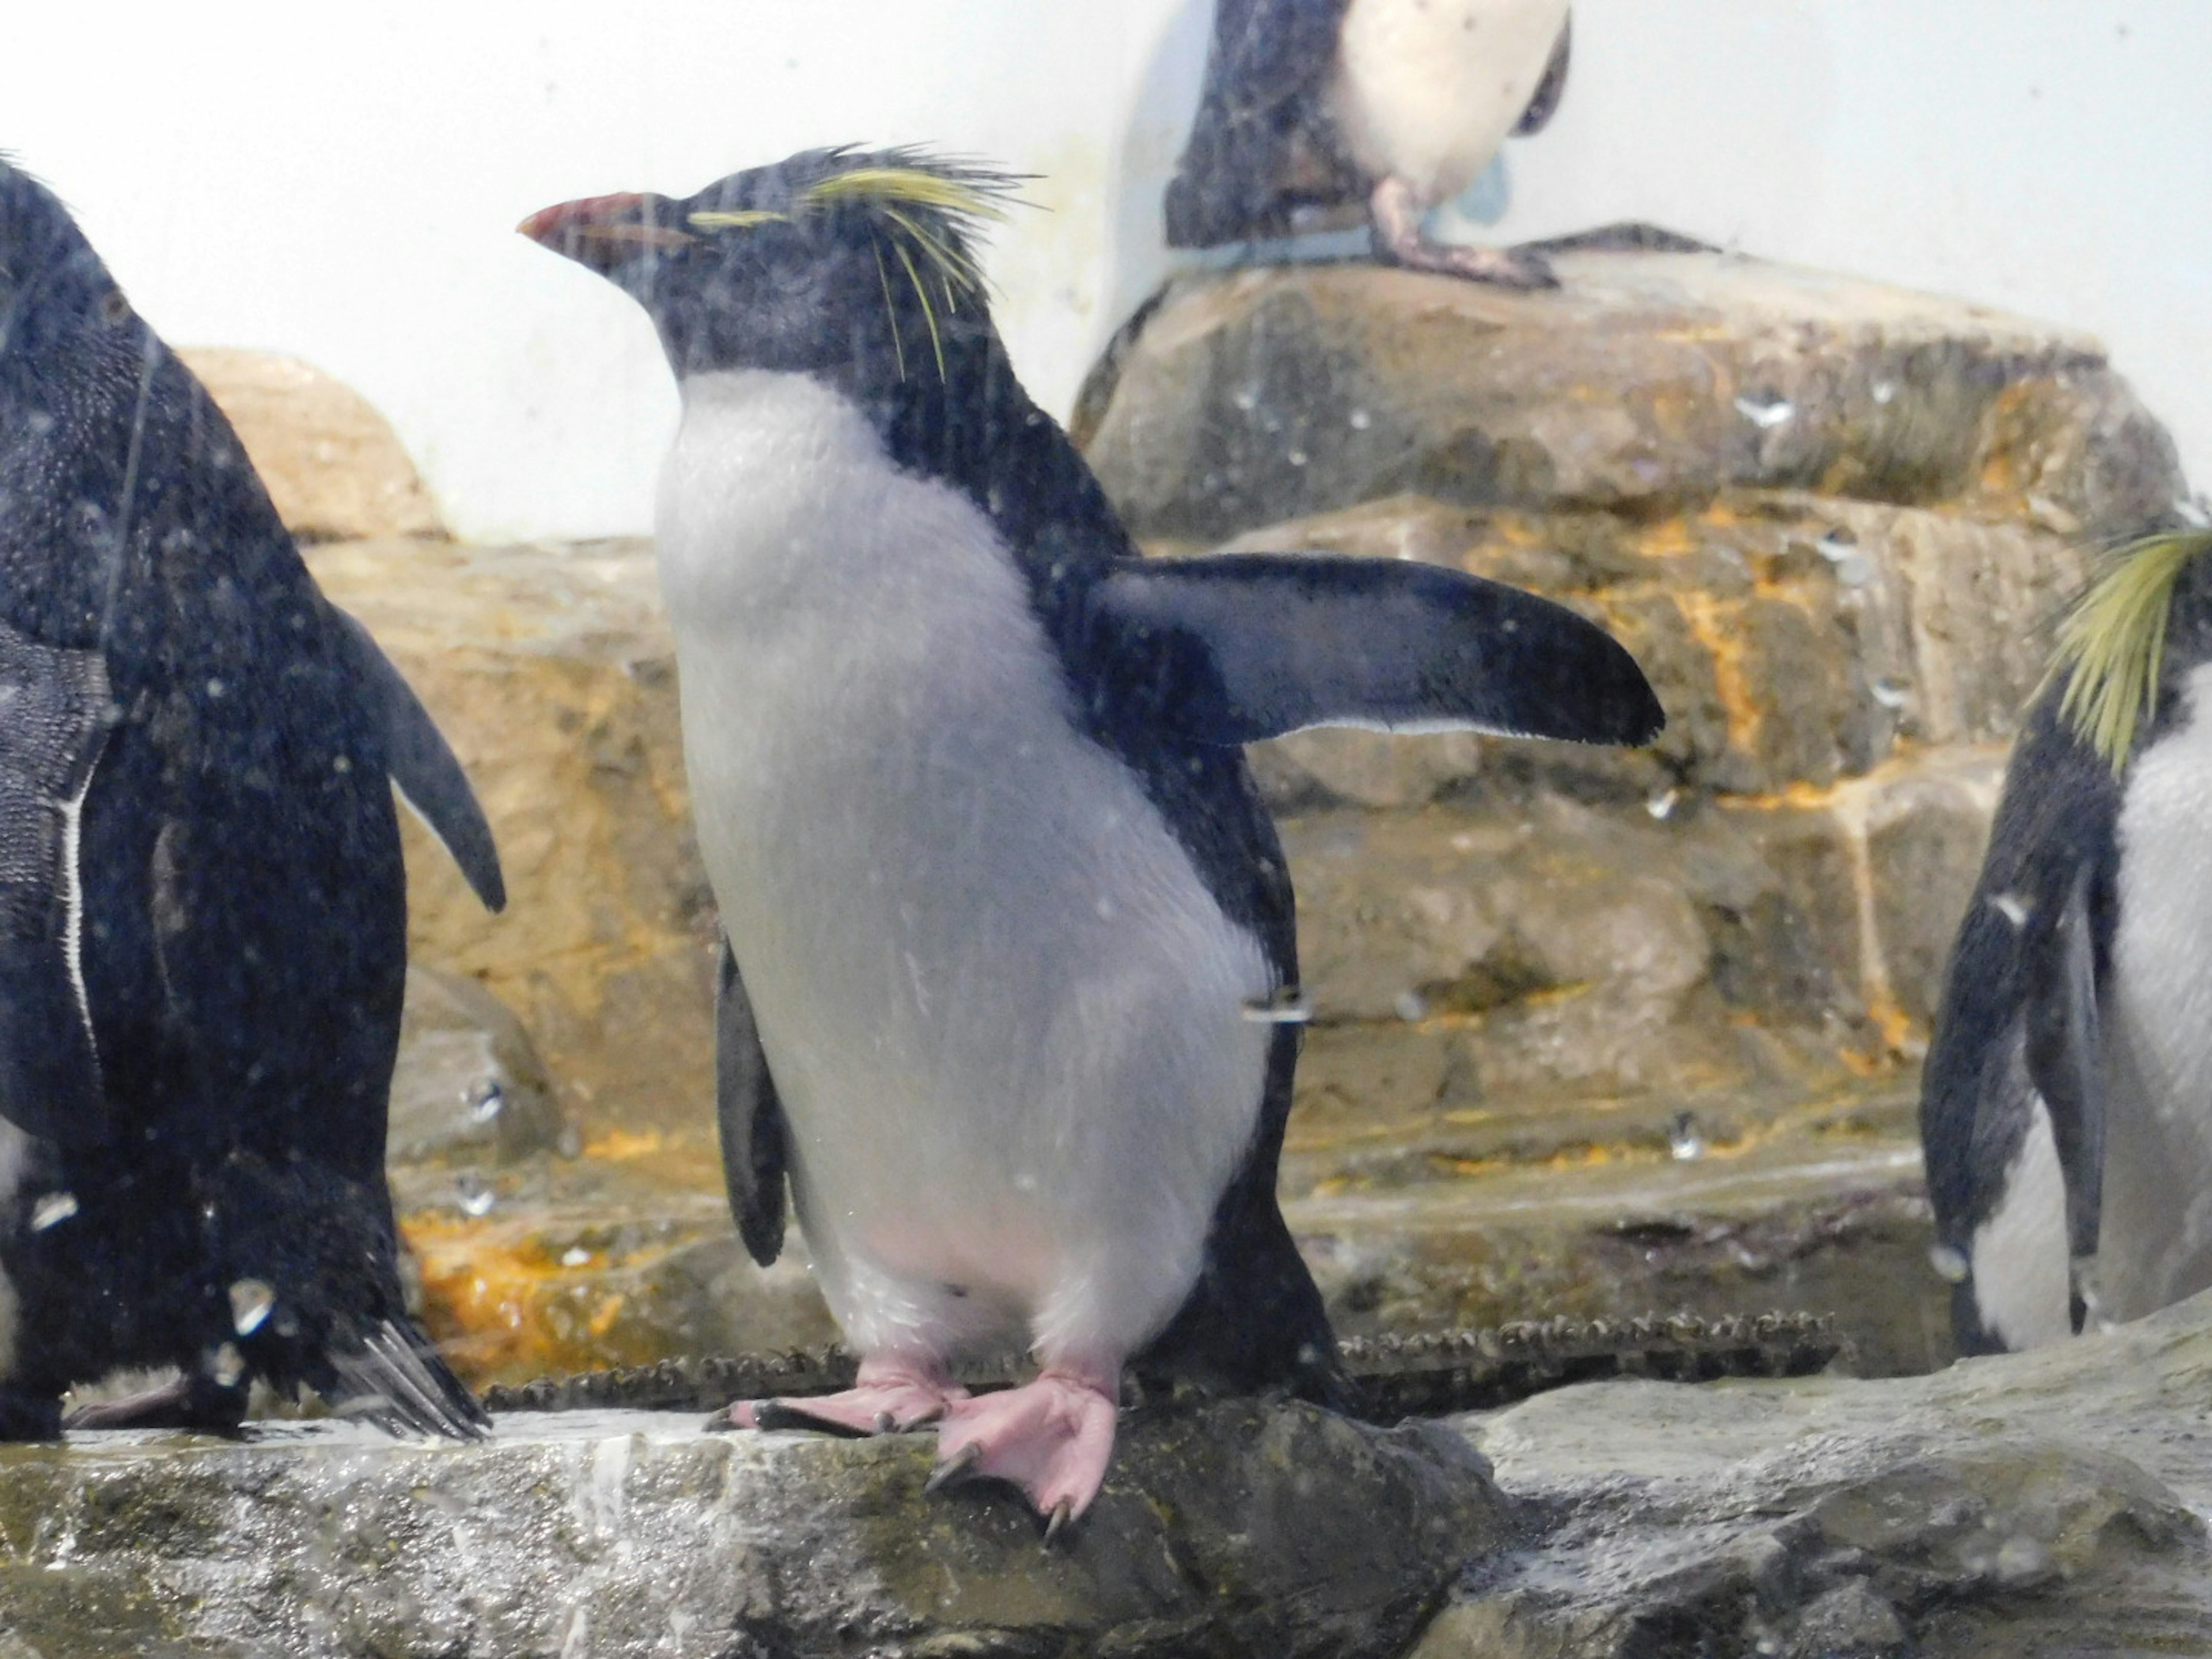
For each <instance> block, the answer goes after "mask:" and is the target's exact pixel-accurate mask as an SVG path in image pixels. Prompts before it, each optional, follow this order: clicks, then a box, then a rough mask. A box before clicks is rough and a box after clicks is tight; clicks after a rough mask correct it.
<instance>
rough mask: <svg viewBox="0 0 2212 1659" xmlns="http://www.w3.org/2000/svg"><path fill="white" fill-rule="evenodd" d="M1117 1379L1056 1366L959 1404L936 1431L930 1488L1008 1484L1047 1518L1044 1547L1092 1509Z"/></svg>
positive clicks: (1108, 1443)
mask: <svg viewBox="0 0 2212 1659" xmlns="http://www.w3.org/2000/svg"><path fill="white" fill-rule="evenodd" d="M1118 1383H1119V1378H1118V1377H1115V1376H1110V1375H1109V1376H1097V1375H1093V1374H1091V1373H1087V1372H1083V1371H1077V1370H1059V1369H1054V1370H1046V1371H1044V1372H1042V1373H1041V1374H1040V1375H1039V1376H1038V1377H1037V1379H1036V1382H1034V1383H1028V1384H1026V1385H1024V1387H1021V1388H1018V1389H1007V1390H1006V1392H1005V1393H1003V1394H987V1395H978V1396H976V1397H975V1398H973V1399H969V1400H962V1401H956V1402H955V1403H954V1404H952V1405H951V1406H950V1407H948V1408H947V1409H946V1411H945V1416H944V1419H943V1420H942V1421H940V1422H939V1425H938V1429H937V1470H936V1473H935V1474H932V1475H931V1476H930V1478H929V1485H930V1489H931V1490H932V1491H934V1490H936V1489H937V1488H938V1487H939V1486H945V1485H946V1484H948V1483H949V1482H951V1481H954V1480H974V1479H985V1478H987V1479H990V1480H1009V1481H1012V1483H1013V1484H1014V1485H1015V1486H1019V1487H1020V1488H1021V1489H1022V1491H1023V1492H1024V1494H1025V1495H1026V1496H1027V1497H1028V1498H1029V1500H1030V1504H1033V1505H1034V1506H1035V1507H1036V1512H1037V1513H1038V1514H1039V1515H1042V1516H1044V1517H1045V1541H1046V1542H1047V1543H1048V1544H1049V1543H1051V1542H1052V1541H1054V1539H1055V1538H1057V1537H1058V1536H1059V1535H1060V1531H1061V1529H1062V1528H1065V1527H1066V1525H1067V1524H1068V1523H1069V1522H1072V1521H1073V1520H1075V1519H1076V1518H1077V1517H1078V1516H1080V1515H1082V1513H1083V1512H1084V1511H1085V1510H1087V1509H1089V1508H1090V1507H1091V1499H1093V1498H1096V1497H1097V1496H1098V1488H1099V1486H1100V1484H1101V1483H1102V1482H1103V1480H1105V1479H1106V1465H1107V1463H1108V1462H1109V1460H1111V1458H1112V1457H1113V1455H1114V1418H1115V1410H1116V1401H1115V1389H1116V1387H1117V1385H1118Z"/></svg>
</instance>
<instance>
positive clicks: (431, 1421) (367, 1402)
mask: <svg viewBox="0 0 2212 1659" xmlns="http://www.w3.org/2000/svg"><path fill="white" fill-rule="evenodd" d="M330 1364H331V1370H332V1371H333V1372H335V1373H336V1376H337V1387H336V1389H334V1390H333V1393H332V1398H331V1405H332V1407H334V1408H335V1409H336V1410H337V1413H339V1414H340V1415H341V1416H345V1417H358V1418H361V1419H364V1420H366V1421H368V1422H370V1423H374V1425H376V1426H377V1427H378V1428H380V1429H382V1430H383V1431H385V1432H386V1434H391V1435H437V1436H441V1437H444V1438H446V1439H448V1440H482V1439H483V1438H485V1437H487V1435H488V1434H489V1431H490V1428H491V1417H490V1414H489V1413H487V1412H486V1411H485V1410H484V1408H483V1406H482V1405H480V1404H479V1403H478V1402H477V1397H476V1396H475V1395H472V1394H471V1393H470V1392H469V1390H468V1388H467V1386H466V1385H465V1383H462V1381H461V1380H460V1378H459V1377H458V1376H454V1375H453V1370H452V1369H451V1368H450V1367H448V1366H447V1364H446V1362H445V1361H444V1360H442V1359H441V1358H439V1357H438V1355H437V1354H436V1353H435V1352H434V1351H433V1350H432V1349H431V1348H430V1347H429V1346H428V1344H426V1343H425V1342H424V1341H423V1340H422V1336H421V1335H420V1334H419V1333H416V1332H415V1331H412V1330H410V1329H408V1328H404V1327H403V1326H400V1325H398V1324H396V1323H394V1322H392V1321H391V1320H386V1321H385V1322H383V1323H382V1324H380V1325H379V1326H378V1327H377V1328H375V1329H374V1330H373V1331H371V1332H369V1333H368V1334H367V1335H365V1336H361V1337H358V1338H356V1340H354V1341H353V1342H351V1343H346V1344H343V1345H334V1346H333V1347H332V1349H331V1354H330Z"/></svg>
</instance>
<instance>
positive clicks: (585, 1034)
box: [308, 541, 714, 1141]
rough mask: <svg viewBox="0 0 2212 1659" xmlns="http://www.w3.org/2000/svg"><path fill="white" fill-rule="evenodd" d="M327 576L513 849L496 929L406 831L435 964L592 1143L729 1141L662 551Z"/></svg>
mask: <svg viewBox="0 0 2212 1659" xmlns="http://www.w3.org/2000/svg"><path fill="white" fill-rule="evenodd" d="M308 563H309V566H310V568H312V569H313V572H314V574H315V578H316V580H318V581H319V582H320V583H321V584H322V586H323V588H324V591H325V592H327V593H328V594H329V595H330V596H331V599H333V600H334V601H336V602H337V604H339V605H343V606H345V607H346V608H347V609H349V610H350V611H353V612H354V614H355V615H356V616H358V617H360V618H361V620H362V622H363V623H366V624H367V625H368V629H369V631H370V632H371V633H373V634H374V635H375V636H376V638H377V640H378V642H379V643H380V644H381V645H382V646H383V647H384V648H385V650H386V652H387V653H389V654H390V655H391V657H392V660H393V661H394V662H396V663H397V664H398V665H399V667H400V669H401V670H402V671H404V673H405V674H406V676H407V678H408V680H409V681H410V684H413V686H414V687H415V690H416V693H417V694H418V695H419V696H421V697H422V701H423V703H424V704H425V706H426V707H428V709H429V710H430V712H431V714H433V715H434V716H435V717H436V719H437V721H438V724H439V726H440V727H441V729H442V730H443V731H444V732H445V733H446V736H447V739H448V740H449V741H450V742H451V743H452V744H453V750H454V752H455V753H456V754H457V755H458V756H459V757H460V760H461V763H462V765H463V766H464V767H465V768H466V769H467V771H468V774H469V777H470V781H471V782H472V783H473V784H474V785H475V787H476V792H477V799H479V800H481V801H482V802H483V807H484V811H485V813H486V815H487V816H488V817H489V819H490V821H491V826H492V831H493V833H494V835H495V836H496V837H497V839H498V842H499V852H500V860H501V864H502V866H504V868H505V872H506V876H507V894H508V902H507V909H506V911H505V912H504V913H503V914H501V915H497V916H491V915H486V914H485V912H484V910H483V906H481V905H480V904H478V903H477V900H476V897H475V896H474V895H473V894H471V892H470V891H469V890H468V888H467V885H466V884H465V883H464V882H463V881H462V880H461V878H460V874H459V871H458V870H456V869H455V868H454V866H453V860H451V859H449V858H447V856H446V854H445V851H444V849H443V848H441V847H440V846H439V845H438V843H437V842H436V841H435V838H434V837H432V836H430V835H429V834H428V832H427V831H425V830H424V829H422V826H421V825H420V824H419V823H416V822H415V821H414V819H413V817H412V815H411V814H409V815H404V817H403V834H404V837H405V841H406V851H407V866H408V879H409V945H410V951H411V952H412V954H413V956H414V957H415V959H416V961H418V962H421V963H427V964H429V965H432V966H435V967H437V968H439V969H444V970H446V971H448V972H452V973H457V974H460V975H465V976H466V977H469V978H471V979H474V980H477V981H480V982H481V983H482V984H483V986H484V987H486V988H488V989H489V991H490V992H491V993H492V994H494V995H495V996H496V997H497V998H498V999H499V1000H500V1001H501V1003H503V1004H505V1005H506V1006H507V1007H508V1008H511V1009H513V1011H514V1012H515V1013H516V1015H517V1016H518V1017H519V1018H520V1019H521V1021H522V1023H523V1024H524V1026H525V1027H526V1030H528V1031H529V1033H530V1036H531V1037H532V1040H533V1041H534V1042H535V1043H536V1044H537V1047H538V1052H539V1054H541V1055H542V1056H543V1057H544V1063H545V1066H546V1068H547V1070H548V1072H549V1073H550V1076H551V1078H552V1079H553V1083H554V1089H555V1094H556V1099H557V1102H558V1104H559V1106H560V1108H561V1110H562V1114H563V1115H565V1116H566V1117H567V1118H568V1119H570V1120H572V1121H574V1122H575V1123H576V1125H577V1127H578V1129H579V1131H580V1134H581V1135H582V1137H583V1139H585V1140H586V1141H591V1140H594V1139H600V1138H603V1137H604V1136H605V1134H606V1133H608V1132H610V1131H611V1130H615V1129H617V1128H619V1129H620V1130H622V1131H623V1132H624V1133H631V1134H648V1135H649V1134H656V1133H693V1134H699V1133H708V1123H709V1115H710V1114H711V1111H712V1103H713V1098H714V1096H713V1083H712V1075H713V1073H712V1066H713V1060H712V1051H713V1031H712V1008H713V984H712V980H711V977H710V975H711V973H712V968H713V962H712V957H711V955H710V949H711V945H712V942H713V937H714V936H713V931H712V930H713V916H714V908H713V900H712V896H711V895H710V894H709V892H708V886H707V880H706V875H705V872H704V871H703V869H702V867H701V866H700V863H699V856H698V851H697V847H696V842H694V840H693V838H692V835H691V828H690V805H689V799H688V797H687V796H686V793H685V791H684V767H683V755H682V738H681V732H680V727H679V724H678V715H677V708H676V666H675V644H674V641H673V640H672V638H671V636H670V635H669V632H668V625H667V622H666V620H665V617H663V615H662V614H661V611H660V606H659V589H658V585H657V579H656V577H655V574H654V571H653V555H652V550H651V549H650V548H649V547H648V546H647V544H643V543H609V544H592V545H589V546H586V547H580V548H576V549H573V550H555V549H549V548H536V547H520V548H468V547H459V546H455V545H453V544H449V543H435V542H416V541H385V542H355V543H345V544H333V545H328V546H323V547H318V548H314V549H311V550H310V551H309V557H308Z"/></svg>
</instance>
